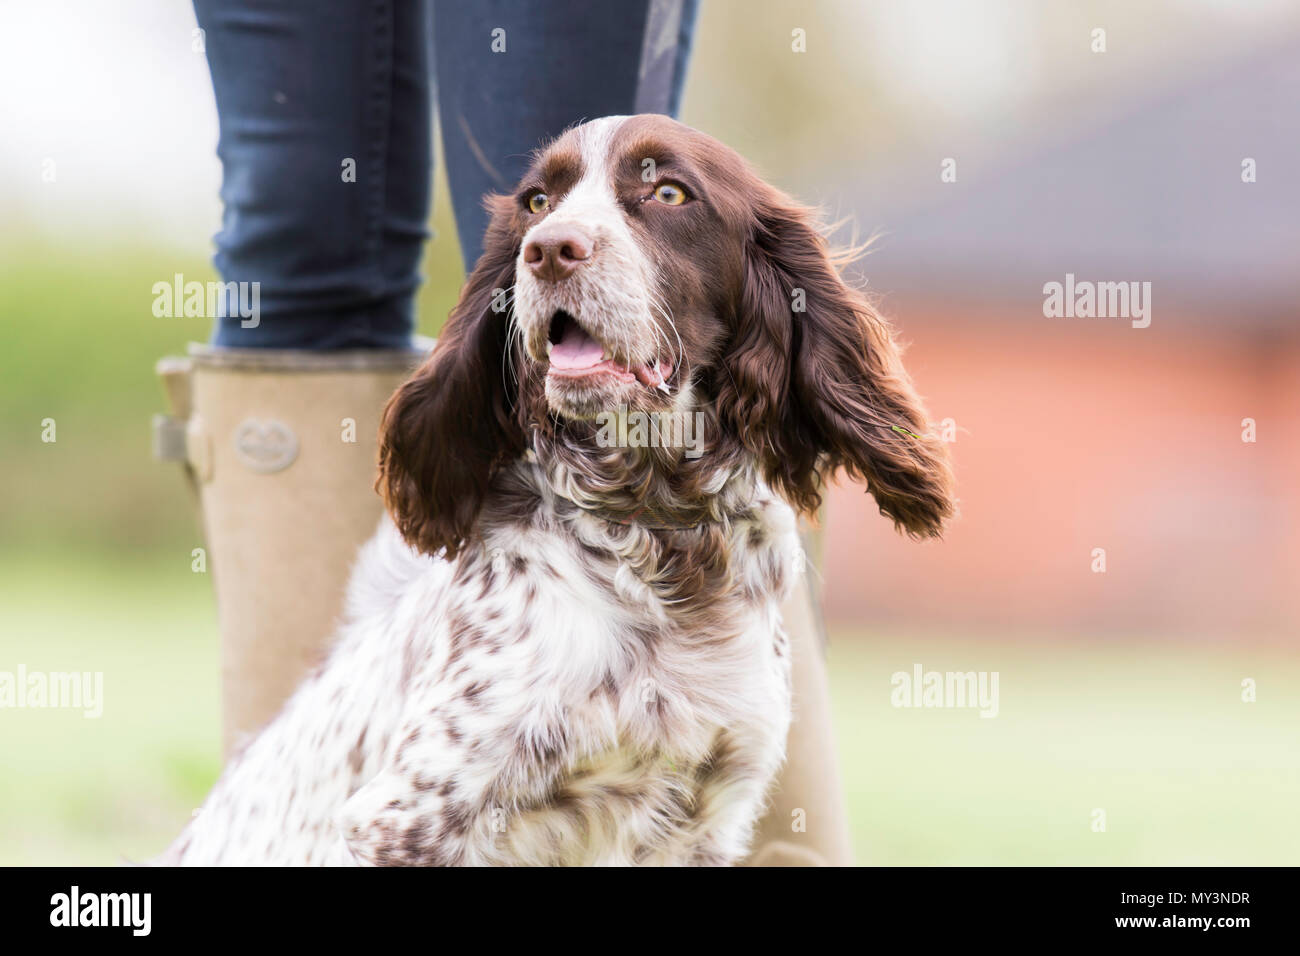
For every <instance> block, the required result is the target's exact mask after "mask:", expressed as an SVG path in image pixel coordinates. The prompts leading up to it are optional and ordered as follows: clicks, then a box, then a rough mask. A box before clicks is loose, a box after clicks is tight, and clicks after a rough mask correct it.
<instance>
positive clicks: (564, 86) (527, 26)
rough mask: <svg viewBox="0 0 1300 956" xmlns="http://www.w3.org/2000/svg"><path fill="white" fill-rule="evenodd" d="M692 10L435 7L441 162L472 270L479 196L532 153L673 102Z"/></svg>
mask: <svg viewBox="0 0 1300 956" xmlns="http://www.w3.org/2000/svg"><path fill="white" fill-rule="evenodd" d="M697 6H698V4H697V0H618V2H610V0H565V2H562V3H556V2H552V3H537V2H535V0H534V2H530V0H475V2H474V3H465V2H463V0H434V5H433V31H434V54H433V61H434V70H435V73H436V75H437V90H438V120H439V124H440V126H441V128H442V146H443V159H444V163H445V165H446V169H447V179H448V181H449V182H450V184H451V196H452V205H453V207H454V208H455V212H456V232H457V235H458V236H459V237H460V248H461V255H462V256H463V257H464V259H465V267H466V269H467V270H468V269H469V268H470V266H471V265H472V264H473V262H474V261H475V260H476V259H477V258H478V256H479V253H480V252H481V251H482V242H483V233H484V232H485V231H486V229H487V216H486V214H485V212H484V211H483V207H482V199H483V196H484V195H486V194H487V193H490V192H509V191H510V190H511V189H513V188H514V187H515V183H516V182H517V181H518V180H519V177H520V176H522V175H523V173H524V170H525V169H526V168H527V166H528V158H529V154H530V153H531V152H532V151H533V150H534V149H536V148H537V147H538V146H539V145H541V144H542V143H543V142H545V141H546V140H548V139H550V138H551V137H554V136H556V135H557V134H559V133H561V132H563V131H564V129H565V128H566V127H568V126H572V125H573V124H574V123H578V122H581V121H583V120H588V119H595V118H597V117H599V116H611V115H619V114H624V113H668V114H669V115H672V116H675V115H676V114H677V108H678V105H679V103H680V101H681V90H682V84H683V81H684V79H685V73H686V62H687V57H688V55H689V53H690V43H691V35H692V32H693V29H694V25H695V16H696V11H697Z"/></svg>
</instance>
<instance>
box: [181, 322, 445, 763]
mask: <svg viewBox="0 0 1300 956" xmlns="http://www.w3.org/2000/svg"><path fill="white" fill-rule="evenodd" d="M425 354H426V353H425V351H424V350H423V349H419V348H416V349H411V350H410V351H388V350H367V351H355V352H304V351H282V350H274V349H220V348H213V347H210V346H200V345H194V346H191V347H190V354H189V357H188V359H164V360H163V361H162V362H160V363H159V364H158V372H159V374H160V375H161V377H162V379H163V382H164V387H165V390H166V391H167V394H168V397H169V400H170V402H171V405H172V410H173V417H172V418H171V419H164V420H162V421H159V422H158V423H157V425H156V428H155V435H156V438H155V450H156V452H157V453H158V454H159V455H160V457H164V458H178V457H181V456H182V454H183V457H184V460H185V461H186V462H187V464H188V468H189V471H190V474H191V476H192V478H193V481H194V483H195V485H196V487H197V490H198V495H199V506H200V511H201V515H202V517H201V521H202V525H203V529H204V537H205V539H206V546H207V554H206V562H207V568H208V571H209V572H210V573H211V574H212V576H213V584H214V587H215V590H216V597H217V616H218V623H219V626H220V632H221V666H222V675H221V699H222V750H223V755H224V756H225V757H227V758H228V757H229V756H230V755H231V754H232V753H235V752H236V751H238V750H239V749H240V748H241V747H242V746H243V744H244V743H245V742H247V740H248V739H250V738H251V737H252V736H253V735H255V734H256V733H257V732H258V731H259V730H260V729H261V728H262V727H263V726H264V725H265V724H266V723H267V722H268V721H269V720H270V719H271V718H272V717H274V716H275V714H276V712H277V711H278V710H279V709H280V706H281V705H282V704H283V702H284V701H285V700H286V699H287V698H288V696H289V695H290V694H291V693H292V692H293V690H294V689H295V688H296V687H297V685H298V683H299V682H300V681H301V680H302V678H303V677H304V676H305V675H306V674H308V673H309V672H310V671H311V670H312V668H313V667H315V666H316V665H317V664H318V663H319V662H320V661H321V660H322V658H323V656H324V652H325V650H326V646H327V642H328V641H329V639H330V637H331V635H332V634H333V633H334V629H335V625H336V623H337V619H338V616H339V613H340V611H341V610H342V604H343V598H344V593H345V588H346V584H347V578H348V574H349V572H350V570H351V567H352V562H353V560H354V559H355V556H356V552H357V549H358V548H359V547H360V545H361V544H362V543H363V542H364V541H365V540H366V539H367V538H369V537H370V536H371V535H372V534H373V533H374V531H375V528H376V527H377V525H378V523H379V518H380V515H381V513H382V511H383V503H382V501H381V500H380V498H379V496H378V495H377V494H376V493H375V491H374V481H375V473H376V447H377V432H378V427H379V416H380V414H381V413H382V411H383V408H384V403H385V402H387V400H388V398H389V396H390V395H391V394H392V393H393V391H394V390H395V389H396V388H397V386H398V385H400V384H401V383H402V382H403V381H404V380H405V379H406V378H407V377H408V376H409V375H410V372H411V370H412V369H413V368H414V367H415V366H416V365H417V364H418V363H419V362H420V361H421V360H422V359H423V358H424V356H425ZM187 386H188V387H187Z"/></svg>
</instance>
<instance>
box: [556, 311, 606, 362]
mask: <svg viewBox="0 0 1300 956" xmlns="http://www.w3.org/2000/svg"><path fill="white" fill-rule="evenodd" d="M604 351H605V350H604V349H603V348H601V345H600V343H599V342H597V341H596V340H595V339H593V338H592V337H591V336H590V335H588V334H587V333H586V332H584V331H582V327H581V326H580V325H578V323H577V322H573V321H568V322H565V323H564V336H563V337H562V338H561V339H560V341H558V342H556V343H555V344H554V345H552V346H551V364H552V365H553V366H555V367H556V368H591V367H592V366H593V365H597V364H599V363H600V357H601V355H602V354H604Z"/></svg>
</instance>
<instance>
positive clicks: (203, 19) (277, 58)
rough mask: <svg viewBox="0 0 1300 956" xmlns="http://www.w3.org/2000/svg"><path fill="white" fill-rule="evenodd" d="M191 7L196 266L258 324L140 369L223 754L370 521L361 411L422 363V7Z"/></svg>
mask: <svg viewBox="0 0 1300 956" xmlns="http://www.w3.org/2000/svg"><path fill="white" fill-rule="evenodd" d="M195 11H196V13H197V15H198V20H199V24H200V26H201V27H202V28H203V29H204V31H205V36H204V41H205V43H204V45H205V48H206V53H207V58H208V62H209V66H210V68H211V72H212V81H213V88H214V90H215V92H216V99H217V110H218V116H219V119H220V133H221V138H220V146H219V154H220V157H221V161H222V169H223V180H222V190H221V195H222V198H223V199H224V200H225V214H224V218H223V222H222V229H221V231H220V232H219V233H218V235H217V237H216V242H217V255H216V260H215V261H216V265H217V268H218V270H219V271H220V273H221V276H222V278H223V279H224V280H225V281H226V282H227V283H239V282H248V283H257V287H256V288H257V289H258V290H259V295H258V301H259V306H260V314H259V315H258V316H257V317H256V318H257V321H256V323H255V324H254V323H252V322H249V321H247V320H245V319H244V318H243V317H242V316H237V315H236V316H232V317H231V318H228V319H219V320H218V321H217V325H216V328H215V330H214V334H213V344H212V345H211V346H202V347H193V348H192V349H191V355H190V357H189V358H188V359H186V360H184V361H183V362H174V361H173V362H168V361H165V362H164V363H163V365H162V366H160V371H161V372H162V373H163V375H164V379H165V381H166V382H167V383H168V391H169V395H170V396H171V397H172V403H173V414H174V416H175V419H176V420H175V421H173V422H172V423H171V425H170V427H169V429H168V431H169V434H170V437H171V438H172V441H171V442H170V443H166V442H164V443H163V447H170V448H171V449H172V450H173V451H174V452H175V453H176V454H177V456H178V457H184V458H185V459H187V461H188V463H189V468H190V473H191V475H192V476H193V478H194V479H195V484H196V486H197V488H198V491H199V499H200V504H201V509H202V520H203V525H204V532H205V534H204V537H205V544H206V546H207V550H208V555H207V562H208V567H209V570H210V571H211V572H212V574H213V583H214V585H215V590H216V596H217V611H218V616H219V623H220V627H221V647H222V671H223V674H222V725H223V736H224V749H225V752H226V753H227V754H229V753H230V752H231V751H232V750H234V749H236V748H238V746H239V744H240V741H241V740H242V739H244V738H245V737H246V736H247V735H249V734H251V733H253V732H255V731H256V730H257V729H258V728H260V727H261V726H262V724H264V723H265V722H266V721H267V720H268V719H269V718H270V717H272V716H273V715H274V714H275V713H276V711H277V710H278V709H279V707H280V705H281V703H282V702H283V700H284V699H285V698H286V697H287V696H288V695H289V694H290V693H292V691H293V689H294V687H296V686H297V684H298V682H299V680H300V679H301V678H302V677H303V675H304V674H306V673H307V672H308V671H309V670H310V668H311V667H312V665H313V664H314V663H315V662H316V661H317V660H318V659H319V658H320V657H321V656H322V654H323V651H324V648H325V646H326V644H327V642H328V640H329V637H330V635H331V634H332V633H333V631H334V627H335V619H336V617H337V616H338V613H339V611H340V609H341V607H342V604H343V598H344V592H345V589H346V584H347V577H348V572H349V568H350V567H351V564H352V562H353V560H354V559H355V557H356V552H357V548H358V547H359V546H360V545H361V543H362V542H363V541H364V540H365V539H366V538H367V537H369V536H370V535H371V534H372V533H373V532H374V529H375V527H376V526H377V525H378V523H379V518H380V515H381V513H382V511H383V508H382V504H381V502H380V499H379V496H378V495H377V494H376V493H375V491H374V487H373V485H374V480H375V447H376V440H377V431H378V423H379V416H380V412H381V410H382V409H383V406H384V403H385V401H387V399H388V397H389V396H390V395H391V394H392V393H393V391H394V390H395V389H396V388H397V386H398V385H400V384H401V382H402V381H403V379H405V378H406V377H407V375H408V374H409V372H410V369H411V368H412V367H413V366H414V365H415V364H416V363H417V362H418V361H419V359H420V358H421V357H422V354H423V353H422V352H421V351H420V350H418V349H416V348H414V347H413V343H412V333H413V331H414V328H415V322H414V296H415V290H416V287H417V285H418V283H419V275H418V271H417V270H418V265H419V259H420V254H421V250H422V245H423V242H424V239H425V236H426V220H427V217H428V205H429V195H430V180H431V165H432V143H431V137H430V129H431V125H432V123H431V116H430V112H431V108H430V92H429V85H430V82H431V77H430V75H429V62H428V44H429V25H428V5H427V3H425V2H423V0H420V2H417V0H352V2H331V3H326V4H322V3H318V2H315V0H273V2H267V0H263V2H259V3H257V4H249V3H247V2H246V0H195ZM228 287H229V286H228ZM250 298H251V297H250ZM233 311H234V310H230V309H228V310H227V314H230V313H231V312H233ZM245 324H248V325H251V326H252V327H249V328H245V327H244V325H245ZM181 420H183V421H184V423H185V425H184V429H183V430H182V429H181V428H180V427H179V426H180V421H181Z"/></svg>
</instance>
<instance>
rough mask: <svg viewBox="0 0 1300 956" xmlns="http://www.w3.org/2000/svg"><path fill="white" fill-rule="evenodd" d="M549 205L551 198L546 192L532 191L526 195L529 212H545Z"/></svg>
mask: <svg viewBox="0 0 1300 956" xmlns="http://www.w3.org/2000/svg"><path fill="white" fill-rule="evenodd" d="M550 205H551V200H550V198H549V197H548V196H547V195H546V193H533V194H532V195H531V196H529V197H528V211H529V212H535V213H536V212H546V210H547V208H548V207H549V206H550Z"/></svg>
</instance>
